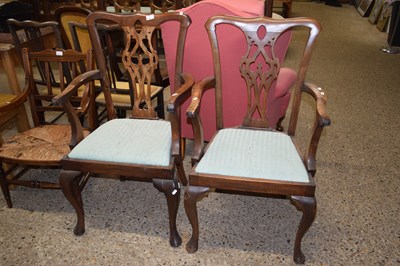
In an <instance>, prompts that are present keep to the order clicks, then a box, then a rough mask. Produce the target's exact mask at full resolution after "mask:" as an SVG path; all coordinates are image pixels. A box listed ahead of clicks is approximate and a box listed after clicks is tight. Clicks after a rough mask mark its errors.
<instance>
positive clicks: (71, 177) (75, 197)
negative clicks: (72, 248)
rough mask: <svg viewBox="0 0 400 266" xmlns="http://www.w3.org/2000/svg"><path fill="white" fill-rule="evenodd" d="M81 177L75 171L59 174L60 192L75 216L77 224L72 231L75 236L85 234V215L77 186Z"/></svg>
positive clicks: (79, 173)
mask: <svg viewBox="0 0 400 266" xmlns="http://www.w3.org/2000/svg"><path fill="white" fill-rule="evenodd" d="M81 177H82V173H81V172H76V171H66V170H63V171H61V173H60V185H61V190H62V192H63V194H64V196H65V197H66V198H67V200H68V201H69V202H70V203H71V205H72V207H74V209H75V211H76V214H77V223H76V226H75V229H74V234H75V235H82V234H83V233H84V232H85V214H84V211H83V202H82V196H81V189H80V184H79V183H80V179H81Z"/></svg>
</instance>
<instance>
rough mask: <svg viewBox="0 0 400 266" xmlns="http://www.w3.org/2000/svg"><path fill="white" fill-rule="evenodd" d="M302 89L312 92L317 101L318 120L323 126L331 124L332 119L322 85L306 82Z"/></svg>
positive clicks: (308, 92)
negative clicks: (328, 113)
mask: <svg viewBox="0 0 400 266" xmlns="http://www.w3.org/2000/svg"><path fill="white" fill-rule="evenodd" d="M301 89H302V91H303V92H305V93H307V94H310V95H311V96H312V97H313V98H314V99H315V101H316V102H317V115H318V122H319V123H320V124H321V126H329V125H330V124H331V120H330V118H329V116H328V115H327V113H326V95H325V92H323V91H322V89H321V88H320V87H318V86H317V85H315V84H312V83H304V84H303V86H302V88H301Z"/></svg>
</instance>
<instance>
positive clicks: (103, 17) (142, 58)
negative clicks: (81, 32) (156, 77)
mask: <svg viewBox="0 0 400 266" xmlns="http://www.w3.org/2000/svg"><path fill="white" fill-rule="evenodd" d="M170 20H173V21H179V22H180V23H181V24H183V23H186V22H185V21H183V20H182V19H181V17H180V16H179V15H178V13H177V14H176V15H171V14H169V15H165V14H158V15H153V14H150V15H149V14H147V15H146V14H141V13H136V14H134V15H132V14H131V15H124V14H111V13H106V12H96V14H92V15H91V16H89V17H88V20H87V25H88V27H89V32H90V36H91V39H92V43H93V47H94V51H95V54H96V58H97V64H98V67H99V69H100V71H101V72H102V73H107V68H106V67H107V65H106V62H105V58H104V56H103V54H102V53H103V50H102V47H101V41H100V29H99V28H101V27H96V23H97V22H101V23H110V24H117V25H119V26H120V27H121V29H122V31H123V33H124V41H125V43H124V48H123V50H122V52H121V60H122V64H123V66H124V68H125V70H126V71H127V72H128V74H129V75H128V77H129V81H130V83H131V88H130V95H131V99H132V100H133V109H132V118H156V117H157V113H156V112H155V108H154V106H153V104H152V99H151V94H152V84H151V82H152V76H153V74H154V71H155V70H156V69H157V67H158V60H159V58H158V54H157V50H156V47H154V44H153V42H152V40H153V38H154V34H155V30H156V29H157V28H158V27H159V25H160V24H162V23H164V22H166V21H170ZM185 27H187V25H186V26H185ZM185 34H186V31H180V37H179V41H178V47H179V48H178V49H182V50H183V45H184V39H185ZM182 57H183V56H182V55H180V56H179V57H178V58H177V61H178V62H177V63H176V66H177V70H176V73H181V65H182ZM174 78H175V79H176V83H175V84H176V85H177V86H180V84H181V82H180V78H179V76H176V77H174ZM105 83H106V86H105V87H106V90H105V99H106V104H107V110H111V109H113V107H112V100H111V97H110V95H109V93H108V92H109V88H110V80H109V79H108V78H107V77H106V78H105Z"/></svg>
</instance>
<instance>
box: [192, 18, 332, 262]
mask: <svg viewBox="0 0 400 266" xmlns="http://www.w3.org/2000/svg"><path fill="white" fill-rule="evenodd" d="M221 25H230V26H232V27H235V28H238V29H240V30H241V31H242V32H243V34H244V35H243V37H244V39H243V41H245V42H247V49H246V50H245V51H243V57H242V60H241V61H240V63H239V64H238V65H237V67H238V71H237V74H238V75H241V76H242V78H243V79H244V80H245V82H246V84H247V88H246V92H247V96H246V97H242V100H243V101H245V102H246V103H247V104H246V108H245V110H243V112H242V114H243V116H242V117H243V120H242V123H241V124H238V125H237V127H226V128H225V124H224V117H223V113H224V112H225V111H226V110H228V109H227V107H226V106H223V105H222V102H223V101H222V98H223V97H224V96H225V95H226V94H227V93H229V90H228V91H223V90H222V88H223V87H224V83H222V80H223V79H222V78H221V75H222V74H223V73H221V65H222V64H224V62H222V61H220V58H221V57H220V54H221V53H222V52H223V51H222V50H221V49H220V47H219V43H218V40H219V38H218V36H219V34H221V31H219V30H218V29H219V27H220V26H221ZM294 27H296V28H299V29H303V30H305V31H306V33H307V37H308V38H305V42H306V43H305V48H304V51H303V54H302V57H301V62H300V64H299V70H298V74H297V77H298V78H297V80H296V85H295V87H294V89H293V99H292V106H291V110H290V120H289V126H288V128H287V131H285V132H280V131H276V130H275V129H274V127H271V126H270V125H269V120H268V118H269V117H268V112H267V105H268V104H269V103H268V94H269V93H273V91H272V90H271V87H272V86H273V84H274V83H275V82H276V79H277V76H278V74H279V71H280V69H281V63H280V61H279V58H278V57H277V56H276V48H277V47H276V44H277V43H278V40H279V38H280V37H281V36H282V34H284V33H285V32H286V31H288V30H291V29H292V28H294ZM206 29H207V31H208V34H209V38H210V42H211V47H212V52H213V60H214V65H215V74H214V77H210V78H206V79H204V80H202V81H200V82H198V83H196V85H195V86H194V87H193V93H192V103H191V105H190V106H189V109H188V110H187V116H188V118H189V119H191V120H192V125H193V130H194V132H195V139H194V152H193V156H192V163H193V168H192V170H191V172H190V174H189V185H188V186H187V187H186V189H185V196H184V205H185V211H186V213H187V215H188V217H189V220H190V223H191V225H192V236H191V239H190V241H189V242H188V243H187V245H186V249H187V251H188V252H195V251H196V250H197V249H198V239H199V222H198V217H197V207H196V203H197V201H199V200H201V199H202V198H203V197H204V196H206V195H207V194H208V193H209V192H210V191H217V192H218V191H221V192H228V193H237V194H244V195H247V194H254V195H258V196H270V195H279V196H280V197H282V196H283V197H287V198H289V199H290V200H291V202H292V203H293V204H294V205H295V206H296V207H297V208H298V209H299V210H301V211H302V212H303V216H302V219H301V222H300V226H299V228H298V231H297V235H296V239H295V241H294V256H293V257H294V261H295V262H296V263H304V261H305V257H304V255H303V253H302V251H301V240H302V238H303V236H304V234H305V233H306V232H307V230H308V228H309V227H310V226H311V224H312V223H313V221H314V218H315V214H316V208H317V205H316V199H315V186H316V185H315V181H314V175H315V172H316V160H315V156H316V150H317V145H318V142H319V139H320V135H321V132H322V129H323V128H324V126H327V125H329V124H330V120H329V117H328V116H327V114H326V111H325V103H326V96H325V94H324V92H323V91H322V90H321V89H320V88H319V87H317V86H316V85H314V84H311V83H306V82H305V81H304V80H305V76H306V71H307V67H308V64H309V61H310V56H311V50H312V47H313V45H314V42H315V39H316V37H317V35H318V33H319V31H320V25H319V23H318V22H317V21H315V20H313V19H307V18H299V19H287V20H273V19H269V18H238V17H228V16H216V17H213V18H210V19H209V20H208V22H207V24H206ZM296 30H297V29H296ZM293 52H294V51H293ZM296 52H297V51H296ZM233 73H234V72H232V73H230V74H231V75H233ZM212 88H215V94H216V107H215V108H216V116H217V118H216V121H217V129H218V131H217V133H216V134H215V135H214V137H213V138H212V139H211V141H210V143H209V144H208V145H207V148H204V144H203V143H204V142H203V139H202V127H201V121H200V117H199V108H200V104H201V100H202V95H203V92H204V91H206V90H208V89H212ZM304 93H306V94H310V95H311V96H312V97H313V98H314V99H315V110H313V115H314V112H315V114H316V116H315V120H314V121H308V120H313V118H311V119H306V121H304V120H300V119H298V118H299V109H300V104H301V96H302V94H304ZM301 117H303V116H301ZM202 119H207V118H206V117H202ZM298 120H299V122H300V121H302V122H304V123H306V124H307V123H308V122H311V123H310V124H311V125H312V131H311V134H310V137H309V140H308V146H307V148H306V150H305V152H304V155H303V154H301V153H300V148H299V147H301V146H298V145H297V143H296V141H295V133H296V126H297V122H298Z"/></svg>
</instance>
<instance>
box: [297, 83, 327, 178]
mask: <svg viewBox="0 0 400 266" xmlns="http://www.w3.org/2000/svg"><path fill="white" fill-rule="evenodd" d="M302 91H303V92H306V93H308V94H310V95H311V96H312V97H313V98H314V99H315V101H316V117H315V122H314V125H313V128H312V133H311V137H310V140H309V144H308V149H307V151H306V153H305V155H304V159H305V161H306V165H307V169H308V171H309V172H310V173H311V174H312V175H313V176H314V175H315V172H316V154H317V147H318V142H319V138H320V137H321V133H322V130H323V128H324V127H325V126H329V125H330V124H331V120H330V118H329V116H328V115H327V113H326V95H325V93H324V92H323V91H322V89H321V88H320V87H318V86H316V85H314V84H311V83H305V84H303V86H302Z"/></svg>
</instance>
